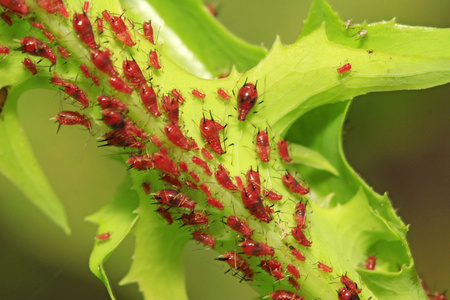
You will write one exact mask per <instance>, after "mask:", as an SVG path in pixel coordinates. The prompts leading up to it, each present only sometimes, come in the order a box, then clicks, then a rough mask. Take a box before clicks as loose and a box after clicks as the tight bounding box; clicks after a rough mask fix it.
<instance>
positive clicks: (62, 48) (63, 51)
mask: <svg viewBox="0 0 450 300" xmlns="http://www.w3.org/2000/svg"><path fill="white" fill-rule="evenodd" d="M58 52H59V54H61V56H62V57H64V58H65V59H68V58H69V53H68V52H67V50H66V49H65V48H64V47H63V46H58Z"/></svg>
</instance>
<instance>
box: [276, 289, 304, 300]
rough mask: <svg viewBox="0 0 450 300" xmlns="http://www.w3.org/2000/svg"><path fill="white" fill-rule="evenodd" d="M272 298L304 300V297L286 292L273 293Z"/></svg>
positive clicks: (278, 299)
mask: <svg viewBox="0 0 450 300" xmlns="http://www.w3.org/2000/svg"><path fill="white" fill-rule="evenodd" d="M270 297H271V298H272V299H273V300H303V297H300V296H299V295H297V294H295V293H292V292H289V291H285V290H279V291H275V292H272V293H270Z"/></svg>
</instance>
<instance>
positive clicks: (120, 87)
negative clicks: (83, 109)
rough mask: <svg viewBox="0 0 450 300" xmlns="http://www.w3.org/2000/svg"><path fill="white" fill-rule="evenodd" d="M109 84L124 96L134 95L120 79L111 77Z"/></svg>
mask: <svg viewBox="0 0 450 300" xmlns="http://www.w3.org/2000/svg"><path fill="white" fill-rule="evenodd" d="M108 81H109V84H110V85H111V87H112V88H113V89H115V90H116V91H119V92H121V93H124V94H131V93H133V89H132V88H131V87H130V86H129V85H128V84H127V83H126V82H125V81H123V79H122V78H120V77H109V79H108Z"/></svg>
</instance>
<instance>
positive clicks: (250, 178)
mask: <svg viewBox="0 0 450 300" xmlns="http://www.w3.org/2000/svg"><path fill="white" fill-rule="evenodd" d="M246 192H247V193H248V194H252V195H250V196H255V197H259V195H260V194H261V178H260V176H259V173H258V172H257V171H253V169H252V168H250V170H248V171H247V189H246Z"/></svg>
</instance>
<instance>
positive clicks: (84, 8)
mask: <svg viewBox="0 0 450 300" xmlns="http://www.w3.org/2000/svg"><path fill="white" fill-rule="evenodd" d="M90 5H91V3H90V2H89V1H84V4H83V12H84V13H85V14H87V13H88V11H89V6H90Z"/></svg>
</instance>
